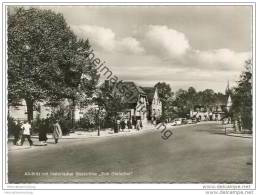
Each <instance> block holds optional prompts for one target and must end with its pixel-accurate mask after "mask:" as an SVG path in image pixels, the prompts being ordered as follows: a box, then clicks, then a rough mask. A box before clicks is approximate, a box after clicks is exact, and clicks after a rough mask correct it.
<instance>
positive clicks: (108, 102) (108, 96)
mask: <svg viewBox="0 0 258 195" xmlns="http://www.w3.org/2000/svg"><path fill="white" fill-rule="evenodd" d="M108 85H109V86H106V85H104V86H102V87H101V88H100V90H99V91H98V93H97V97H96V98H95V102H96V103H97V104H98V105H99V106H101V107H103V108H104V109H105V111H106V115H105V116H106V117H105V119H106V120H105V121H106V122H107V123H109V124H108V126H110V125H112V126H113V124H114V122H115V120H116V119H117V117H118V113H119V112H122V111H123V109H124V108H125V106H126V102H124V101H123V98H122V96H123V94H118V93H115V92H114V91H115V90H114V87H115V86H113V85H112V83H109V84H108Z"/></svg>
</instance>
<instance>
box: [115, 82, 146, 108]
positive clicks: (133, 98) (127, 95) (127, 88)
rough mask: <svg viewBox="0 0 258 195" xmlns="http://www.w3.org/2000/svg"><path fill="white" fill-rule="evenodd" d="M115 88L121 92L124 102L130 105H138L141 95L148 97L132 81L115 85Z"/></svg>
mask: <svg viewBox="0 0 258 195" xmlns="http://www.w3.org/2000/svg"><path fill="white" fill-rule="evenodd" d="M114 87H116V88H117V89H116V91H119V93H120V95H122V96H123V97H124V101H125V102H126V103H129V104H131V103H136V102H137V101H138V97H139V95H143V96H146V93H145V92H144V91H143V90H142V88H141V87H139V86H138V85H136V84H135V83H134V82H132V81H125V82H122V83H120V84H119V85H115V86H114ZM121 89H124V92H123V93H122V92H121V91H122V90H121Z"/></svg>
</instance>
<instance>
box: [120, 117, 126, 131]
mask: <svg viewBox="0 0 258 195" xmlns="http://www.w3.org/2000/svg"><path fill="white" fill-rule="evenodd" d="M125 125H126V123H125V121H124V120H122V121H121V129H122V131H124V130H125Z"/></svg>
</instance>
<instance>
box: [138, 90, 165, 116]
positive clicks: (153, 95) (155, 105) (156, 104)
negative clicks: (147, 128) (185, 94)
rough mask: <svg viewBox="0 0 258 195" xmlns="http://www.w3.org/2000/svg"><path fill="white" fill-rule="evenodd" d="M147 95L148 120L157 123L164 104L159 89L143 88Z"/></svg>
mask: <svg viewBox="0 0 258 195" xmlns="http://www.w3.org/2000/svg"><path fill="white" fill-rule="evenodd" d="M142 89H143V91H145V93H146V94H147V99H148V104H147V110H148V120H151V121H155V120H157V119H159V118H160V117H161V114H162V102H161V101H160V98H159V93H158V89H157V88H155V87H142Z"/></svg>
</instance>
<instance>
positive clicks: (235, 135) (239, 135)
mask: <svg viewBox="0 0 258 195" xmlns="http://www.w3.org/2000/svg"><path fill="white" fill-rule="evenodd" d="M227 136H232V137H242V138H253V136H252V135H251V136H246V135H244V134H242V135H241V134H233V133H230V134H227Z"/></svg>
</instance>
